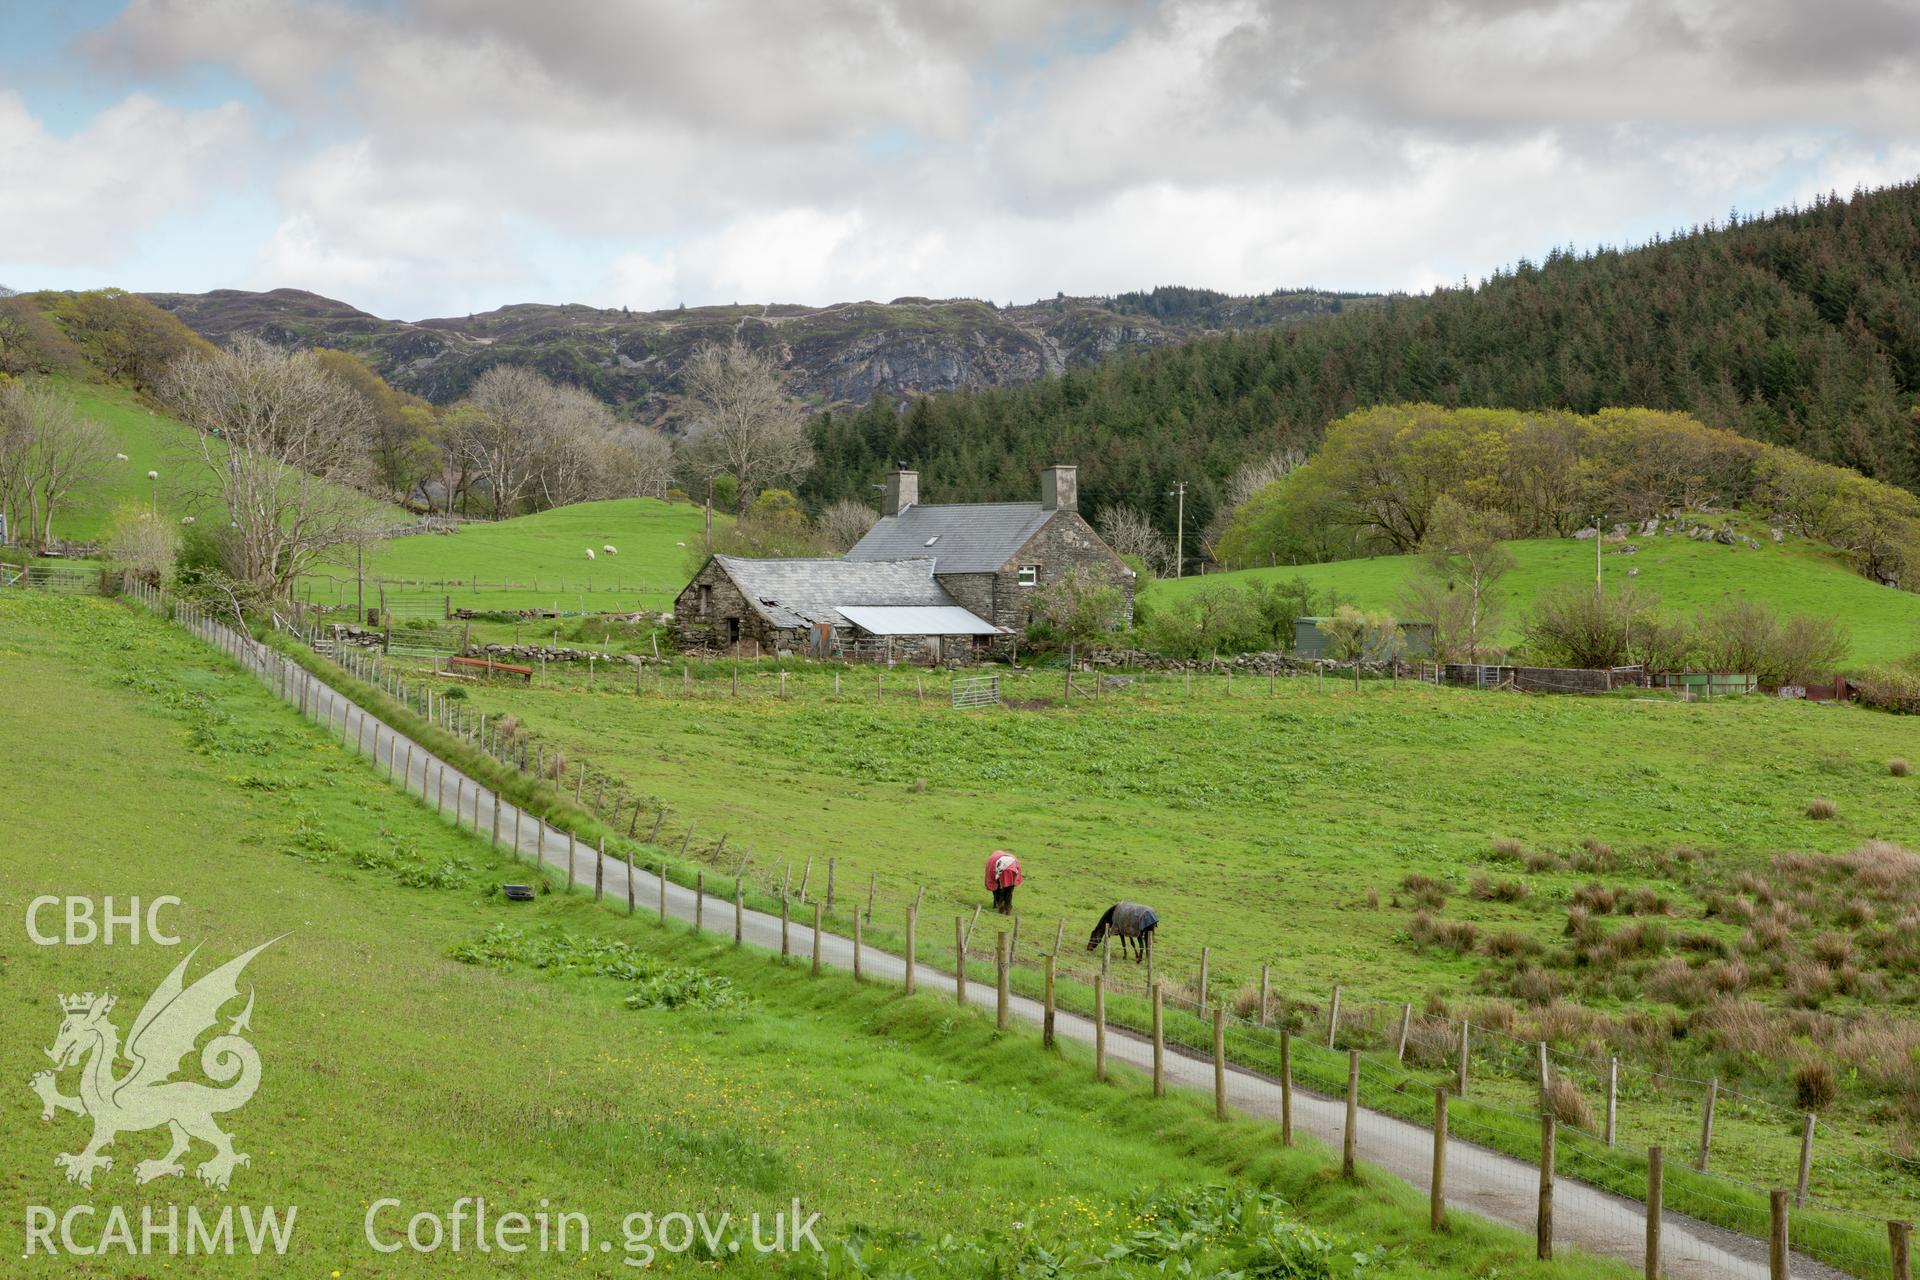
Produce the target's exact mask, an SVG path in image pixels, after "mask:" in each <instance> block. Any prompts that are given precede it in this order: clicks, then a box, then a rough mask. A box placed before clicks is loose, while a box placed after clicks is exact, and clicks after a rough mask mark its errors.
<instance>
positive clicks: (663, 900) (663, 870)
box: [660, 858, 667, 928]
mask: <svg viewBox="0 0 1920 1280" xmlns="http://www.w3.org/2000/svg"><path fill="white" fill-rule="evenodd" d="M666 923H667V860H666V859H665V858H662V859H660V925H661V927H662V928H665V927H666Z"/></svg>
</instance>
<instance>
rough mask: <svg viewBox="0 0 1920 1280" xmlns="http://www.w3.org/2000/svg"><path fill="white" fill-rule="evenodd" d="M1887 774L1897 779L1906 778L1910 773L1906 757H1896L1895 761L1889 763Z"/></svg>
mask: <svg viewBox="0 0 1920 1280" xmlns="http://www.w3.org/2000/svg"><path fill="white" fill-rule="evenodd" d="M1887 772H1888V773H1890V774H1892V775H1893V776H1894V777H1896V778H1904V777H1906V776H1907V772H1908V767H1907V758H1906V757H1905V756H1895V757H1894V758H1893V759H1891V760H1889V761H1887Z"/></svg>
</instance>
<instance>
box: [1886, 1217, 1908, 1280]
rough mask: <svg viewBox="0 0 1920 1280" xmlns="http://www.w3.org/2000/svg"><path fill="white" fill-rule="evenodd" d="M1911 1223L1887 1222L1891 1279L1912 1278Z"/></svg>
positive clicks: (1902, 1279) (1906, 1279)
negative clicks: (1891, 1268) (1891, 1269)
mask: <svg viewBox="0 0 1920 1280" xmlns="http://www.w3.org/2000/svg"><path fill="white" fill-rule="evenodd" d="M1912 1239H1913V1224H1912V1223H1911V1222H1889V1223H1888V1224H1887V1256H1888V1258H1889V1259H1890V1260H1891V1262H1892V1264H1893V1280H1913V1246H1912V1243H1911V1241H1912Z"/></svg>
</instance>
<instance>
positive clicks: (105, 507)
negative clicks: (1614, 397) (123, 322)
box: [53, 379, 412, 542]
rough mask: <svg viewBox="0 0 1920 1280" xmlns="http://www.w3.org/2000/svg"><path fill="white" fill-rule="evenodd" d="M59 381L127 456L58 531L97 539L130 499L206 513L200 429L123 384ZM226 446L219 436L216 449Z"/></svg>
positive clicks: (75, 503) (392, 512)
mask: <svg viewBox="0 0 1920 1280" xmlns="http://www.w3.org/2000/svg"><path fill="white" fill-rule="evenodd" d="M59 385H60V387H61V389H62V390H63V391H65V392H66V393H67V394H68V395H70V396H72V397H73V400H74V403H75V405H76V406H77V407H78V408H79V410H80V412H81V413H82V414H84V415H85V416H87V417H89V418H92V419H94V420H95V421H97V422H99V423H100V424H101V425H103V426H104V427H106V429H107V432H108V434H109V436H110V437H111V438H112V441H113V449H114V451H115V452H116V453H124V454H126V455H127V457H126V461H124V462H122V461H121V460H120V459H118V458H112V459H109V460H108V462H107V464H106V467H105V469H104V470H103V471H102V473H101V475H100V479H99V482H98V483H96V484H93V485H91V486H89V487H88V488H87V489H86V490H85V491H84V492H81V493H77V494H75V495H74V497H73V498H72V499H70V500H69V502H68V504H66V505H63V506H62V507H61V508H60V509H59V510H57V511H56V512H55V513H54V518H53V532H54V536H55V537H57V538H65V539H69V540H71V541H75V542H93V541H97V540H99V539H100V538H102V537H104V536H105V535H106V532H107V529H108V526H109V525H110V524H111V523H112V521H113V513H114V512H115V511H116V510H118V509H119V508H120V507H121V506H123V505H125V504H127V503H133V504H136V505H138V506H142V507H145V506H154V507H157V508H158V509H159V510H160V511H163V512H165V513H167V514H169V515H171V516H175V517H178V516H183V515H186V514H189V513H196V514H197V515H202V516H203V515H204V513H205V511H206V509H207V507H206V503H205V501H204V499H203V498H202V496H201V495H203V494H205V493H206V492H207V491H208V487H209V485H210V484H211V477H210V476H209V475H208V474H207V472H206V468H205V464H204V463H203V462H202V461H201V460H200V452H199V449H200V444H199V438H198V436H197V435H196V434H195V433H194V432H193V431H191V430H190V429H189V428H188V427H186V426H185V425H184V424H182V423H181V422H179V421H178V420H177V419H174V418H170V417H168V416H167V415H166V414H164V413H161V412H159V411H157V410H155V409H153V408H152V407H150V406H149V405H147V404H145V403H144V402H142V400H141V399H140V397H139V396H137V395H136V394H134V393H133V392H132V391H130V390H127V389H126V388H124V387H117V386H107V385H102V384H99V383H90V382H75V381H72V380H70V379H63V380H61V382H60V384H59ZM221 448H223V446H221V445H220V444H218V443H217V442H216V444H215V450H216V452H218V450H220V449H221ZM219 456H222V457H224V456H225V455H224V454H220V455H219ZM149 471H158V472H159V473H160V478H159V480H158V481H154V480H149V479H148V478H147V473H148V472H149ZM377 505H378V506H379V508H380V509H381V510H382V511H383V512H384V513H385V514H387V515H388V516H390V517H391V518H392V519H395V520H403V519H411V518H412V517H410V516H408V515H407V514H406V513H405V512H403V511H401V510H400V509H399V508H398V507H393V506H390V505H387V504H384V503H383V504H377Z"/></svg>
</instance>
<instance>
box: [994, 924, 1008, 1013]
mask: <svg viewBox="0 0 1920 1280" xmlns="http://www.w3.org/2000/svg"><path fill="white" fill-rule="evenodd" d="M1007 957H1008V951H1007V931H1006V930H1005V929H1002V930H1000V932H999V933H998V934H997V935H996V936H995V937H994V940H993V964H994V969H995V973H994V981H995V983H996V984H997V985H996V989H995V991H994V1000H995V1005H994V1015H993V1024H994V1026H996V1027H998V1028H999V1029H1000V1030H1002V1031H1005V1030H1006V1029H1007V1027H1008V1026H1009V1025H1011V1020H1012V1017H1013V1005H1012V1001H1011V1000H1010V999H1009V998H1008V997H1009V995H1010V993H1009V992H1008V990H1007Z"/></svg>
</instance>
